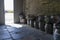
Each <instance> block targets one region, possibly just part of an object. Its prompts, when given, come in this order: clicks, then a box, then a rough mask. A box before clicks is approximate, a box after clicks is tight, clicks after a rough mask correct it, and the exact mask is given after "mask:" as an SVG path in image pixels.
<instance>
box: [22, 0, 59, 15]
mask: <svg viewBox="0 0 60 40" xmlns="http://www.w3.org/2000/svg"><path fill="white" fill-rule="evenodd" d="M23 5H24V12H25V13H26V14H27V15H28V14H33V15H56V14H57V15H58V14H60V1H59V0H25V1H24V4H23Z"/></svg>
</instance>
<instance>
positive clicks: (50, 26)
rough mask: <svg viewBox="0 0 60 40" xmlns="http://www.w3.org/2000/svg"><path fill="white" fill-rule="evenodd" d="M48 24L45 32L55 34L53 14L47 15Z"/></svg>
mask: <svg viewBox="0 0 60 40" xmlns="http://www.w3.org/2000/svg"><path fill="white" fill-rule="evenodd" d="M45 21H46V26H45V32H46V33H49V34H53V19H52V17H51V16H47V17H46V19H45Z"/></svg>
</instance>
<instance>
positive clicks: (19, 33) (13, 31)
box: [0, 24, 53, 40]
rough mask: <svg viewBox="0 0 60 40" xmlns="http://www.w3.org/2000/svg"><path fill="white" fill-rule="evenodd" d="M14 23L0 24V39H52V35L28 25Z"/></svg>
mask: <svg viewBox="0 0 60 40" xmlns="http://www.w3.org/2000/svg"><path fill="white" fill-rule="evenodd" d="M15 25H16V26H15ZM15 25H13V26H12V25H1V26H0V40H53V37H52V35H50V34H47V33H44V32H42V31H40V30H37V29H34V28H31V27H30V26H27V25H20V26H18V24H15Z"/></svg>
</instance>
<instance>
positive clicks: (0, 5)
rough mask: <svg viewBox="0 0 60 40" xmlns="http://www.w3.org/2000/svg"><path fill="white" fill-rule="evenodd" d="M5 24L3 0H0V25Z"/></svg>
mask: <svg viewBox="0 0 60 40" xmlns="http://www.w3.org/2000/svg"><path fill="white" fill-rule="evenodd" d="M3 24H5V16H4V0H0V25H3Z"/></svg>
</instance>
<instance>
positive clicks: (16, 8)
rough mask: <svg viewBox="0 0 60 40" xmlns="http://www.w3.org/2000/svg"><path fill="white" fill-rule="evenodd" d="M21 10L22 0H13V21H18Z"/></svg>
mask: <svg viewBox="0 0 60 40" xmlns="http://www.w3.org/2000/svg"><path fill="white" fill-rule="evenodd" d="M21 12H23V0H14V22H15V23H18V22H19V14H20V13H21Z"/></svg>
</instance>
